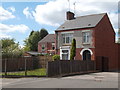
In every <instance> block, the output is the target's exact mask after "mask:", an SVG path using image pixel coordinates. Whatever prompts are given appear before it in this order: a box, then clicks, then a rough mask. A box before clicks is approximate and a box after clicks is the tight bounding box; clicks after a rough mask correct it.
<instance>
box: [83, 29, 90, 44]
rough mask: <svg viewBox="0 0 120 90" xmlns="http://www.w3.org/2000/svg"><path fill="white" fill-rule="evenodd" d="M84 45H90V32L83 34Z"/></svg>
mask: <svg viewBox="0 0 120 90" xmlns="http://www.w3.org/2000/svg"><path fill="white" fill-rule="evenodd" d="M84 39H85V40H84ZM82 43H83V44H90V32H88V31H86V32H82Z"/></svg>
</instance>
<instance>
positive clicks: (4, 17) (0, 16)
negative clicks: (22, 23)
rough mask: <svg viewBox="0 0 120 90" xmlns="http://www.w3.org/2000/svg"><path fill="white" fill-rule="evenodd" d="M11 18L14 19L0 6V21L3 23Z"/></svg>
mask: <svg viewBox="0 0 120 90" xmlns="http://www.w3.org/2000/svg"><path fill="white" fill-rule="evenodd" d="M12 18H15V16H14V15H13V14H12V13H11V12H9V11H7V10H5V9H4V8H3V7H2V6H0V20H1V21H3V20H8V19H12Z"/></svg>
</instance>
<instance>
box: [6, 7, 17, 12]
mask: <svg viewBox="0 0 120 90" xmlns="http://www.w3.org/2000/svg"><path fill="white" fill-rule="evenodd" d="M8 10H11V11H12V12H15V11H16V10H15V8H14V7H9V8H8Z"/></svg>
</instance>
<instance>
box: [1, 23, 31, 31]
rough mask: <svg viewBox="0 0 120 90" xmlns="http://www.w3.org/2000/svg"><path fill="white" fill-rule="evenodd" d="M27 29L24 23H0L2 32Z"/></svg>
mask: <svg viewBox="0 0 120 90" xmlns="http://www.w3.org/2000/svg"><path fill="white" fill-rule="evenodd" d="M27 30H29V27H28V26H26V25H24V24H20V25H6V24H1V23H0V32H2V33H9V32H15V31H19V32H21V33H25V32H26V31H27Z"/></svg>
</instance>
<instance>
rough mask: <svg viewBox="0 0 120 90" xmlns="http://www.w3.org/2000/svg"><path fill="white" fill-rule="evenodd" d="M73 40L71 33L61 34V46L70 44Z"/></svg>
mask: <svg viewBox="0 0 120 90" xmlns="http://www.w3.org/2000/svg"><path fill="white" fill-rule="evenodd" d="M67 39H68V41H67ZM72 39H73V33H63V34H62V43H63V44H71V42H72Z"/></svg>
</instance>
